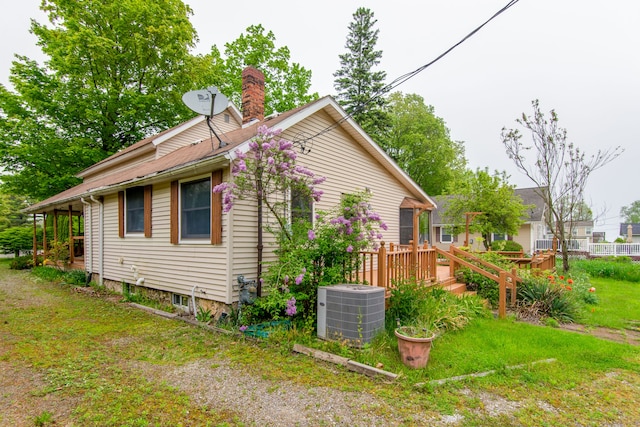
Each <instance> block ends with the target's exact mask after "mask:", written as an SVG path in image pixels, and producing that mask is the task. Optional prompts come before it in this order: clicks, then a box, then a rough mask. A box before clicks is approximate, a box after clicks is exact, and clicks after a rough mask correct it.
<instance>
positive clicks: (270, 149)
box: [213, 126, 325, 239]
mask: <svg viewBox="0 0 640 427" xmlns="http://www.w3.org/2000/svg"><path fill="white" fill-rule="evenodd" d="M281 132H282V131H281V130H279V129H278V130H274V129H269V128H267V127H266V126H260V127H259V128H258V131H257V134H256V136H255V138H253V139H252V140H251V142H249V150H248V151H247V152H246V153H245V152H242V151H240V150H236V151H235V155H236V161H235V162H234V163H233V165H232V167H231V174H232V175H233V182H223V183H221V184H218V185H216V186H215V187H214V188H213V192H214V193H222V201H223V205H224V208H223V211H224V212H229V211H230V210H231V209H232V208H233V204H234V201H235V200H236V199H246V200H259V201H261V202H262V203H263V205H264V206H266V207H267V209H269V211H270V212H271V213H272V214H273V216H274V218H275V219H276V221H277V222H278V224H279V226H280V228H281V229H282V230H283V231H284V233H285V235H286V237H287V238H289V239H290V238H291V236H290V235H289V233H288V227H287V226H286V223H287V212H288V210H287V203H286V201H284V200H283V198H282V197H278V196H282V195H283V194H285V192H287V191H297V192H298V193H300V194H303V195H308V196H311V197H312V198H313V199H314V200H316V201H319V200H320V198H321V196H322V191H320V190H318V189H316V188H315V187H316V185H319V184H321V183H323V182H324V181H325V178H324V177H319V176H316V175H315V174H314V173H313V172H311V171H310V170H309V169H307V168H306V167H304V166H301V165H297V164H296V158H297V153H296V152H295V150H294V149H293V143H292V142H291V141H288V140H286V139H281V138H279V135H280V134H281Z"/></svg>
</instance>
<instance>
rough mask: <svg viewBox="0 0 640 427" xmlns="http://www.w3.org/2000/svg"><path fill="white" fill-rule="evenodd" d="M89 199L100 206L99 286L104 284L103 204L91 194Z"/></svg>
mask: <svg viewBox="0 0 640 427" xmlns="http://www.w3.org/2000/svg"><path fill="white" fill-rule="evenodd" d="M91 200H92V201H94V202H95V203H97V204H98V205H99V206H100V210H99V214H98V274H99V275H100V281H99V284H100V286H103V285H104V224H103V222H104V204H103V203H102V202H101V201H99V200H97V199H96V198H95V197H93V196H91Z"/></svg>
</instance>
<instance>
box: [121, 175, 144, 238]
mask: <svg viewBox="0 0 640 427" xmlns="http://www.w3.org/2000/svg"><path fill="white" fill-rule="evenodd" d="M132 188H136V187H129V188H127V189H125V190H124V235H125V237H134V238H135V237H144V209H145V206H144V187H140V188H142V231H127V228H128V227H127V224H128V222H129V215H128V211H127V192H128V191H129V190H131V189H132Z"/></svg>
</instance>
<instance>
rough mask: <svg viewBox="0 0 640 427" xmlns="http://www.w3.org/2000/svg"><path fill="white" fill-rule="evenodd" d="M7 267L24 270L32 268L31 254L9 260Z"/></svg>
mask: <svg viewBox="0 0 640 427" xmlns="http://www.w3.org/2000/svg"><path fill="white" fill-rule="evenodd" d="M9 268H10V269H12V270H26V269H28V268H33V257H32V256H31V255H25V256H19V257H16V258H14V259H12V260H11V262H10V263H9Z"/></svg>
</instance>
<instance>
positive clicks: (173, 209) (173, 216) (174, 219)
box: [169, 181, 180, 245]
mask: <svg viewBox="0 0 640 427" xmlns="http://www.w3.org/2000/svg"><path fill="white" fill-rule="evenodd" d="M179 188H180V186H179V184H178V181H171V205H170V215H169V216H170V222H171V244H173V245H177V244H178V241H179V239H178V231H179V230H178V189H179Z"/></svg>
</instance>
